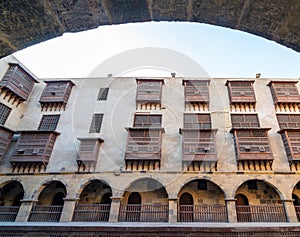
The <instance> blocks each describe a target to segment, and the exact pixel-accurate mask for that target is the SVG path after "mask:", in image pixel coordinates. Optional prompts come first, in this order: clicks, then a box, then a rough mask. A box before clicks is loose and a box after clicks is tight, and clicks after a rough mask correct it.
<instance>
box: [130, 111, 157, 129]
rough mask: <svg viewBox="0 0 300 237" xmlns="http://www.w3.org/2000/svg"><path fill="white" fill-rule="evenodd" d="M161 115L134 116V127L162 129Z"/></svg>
mask: <svg viewBox="0 0 300 237" xmlns="http://www.w3.org/2000/svg"><path fill="white" fill-rule="evenodd" d="M161 119H162V116H161V115H141V114H136V115H135V116H134V124H133V126H134V127H158V128H160V127H161Z"/></svg>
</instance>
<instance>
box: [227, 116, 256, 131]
mask: <svg viewBox="0 0 300 237" xmlns="http://www.w3.org/2000/svg"><path fill="white" fill-rule="evenodd" d="M231 123H232V127H233V128H253V127H254V128H259V121H258V116H257V114H231Z"/></svg>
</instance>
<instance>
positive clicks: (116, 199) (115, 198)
mask: <svg viewBox="0 0 300 237" xmlns="http://www.w3.org/2000/svg"><path fill="white" fill-rule="evenodd" d="M110 199H111V200H112V201H121V200H122V199H123V197H110Z"/></svg>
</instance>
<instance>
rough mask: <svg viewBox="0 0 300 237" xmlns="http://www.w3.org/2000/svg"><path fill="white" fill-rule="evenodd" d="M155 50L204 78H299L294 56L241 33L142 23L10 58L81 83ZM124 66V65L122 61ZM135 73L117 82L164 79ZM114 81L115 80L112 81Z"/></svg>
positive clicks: (151, 72)
mask: <svg viewBox="0 0 300 237" xmlns="http://www.w3.org/2000/svg"><path fill="white" fill-rule="evenodd" d="M145 47H156V48H163V49H169V50H172V51H176V52H178V53H180V54H182V55H185V56H187V57H189V58H190V59H192V60H194V61H195V62H196V63H198V64H199V65H200V66H201V67H202V68H203V69H204V70H205V71H206V72H207V74H208V75H209V76H210V77H221V78H228V77H232V78H253V77H255V75H256V73H261V77H264V78H299V77H300V54H299V53H297V52H295V51H293V50H291V49H289V48H287V47H285V46H282V45H279V44H277V43H275V42H273V41H269V40H266V39H264V38H262V37H258V36H255V35H252V34H249V33H246V32H241V31H238V30H232V29H228V28H224V27H218V26H212V25H207V24H201V23H187V22H185V23H184V22H181V23H180V22H147V23H130V24H122V25H113V26H111V25H110V26H100V27H98V28H97V29H93V30H89V31H84V32H78V33H65V34H64V35H63V36H61V37H57V38H54V39H51V40H48V41H45V42H42V43H40V44H37V45H34V46H31V47H28V48H26V49H24V50H21V51H18V52H16V53H14V56H15V57H17V58H18V59H19V60H20V61H21V62H22V63H23V64H24V65H25V66H26V67H27V68H28V69H29V70H30V71H32V72H33V73H34V74H35V75H36V76H38V77H39V78H82V77H87V76H88V75H90V73H91V71H93V70H94V69H95V67H97V65H99V64H101V63H103V62H105V61H106V60H108V59H110V58H111V57H114V56H115V55H118V54H120V53H122V52H124V51H128V50H129V51H130V50H134V49H138V48H145ZM128 60H130V59H128ZM147 66H149V65H145V68H138V69H133V70H131V71H130V70H129V71H130V72H128V73H127V74H126V73H125V74H124V73H123V74H122V76H170V73H169V71H167V70H164V68H163V67H162V68H160V69H157V68H147ZM114 76H115V75H114Z"/></svg>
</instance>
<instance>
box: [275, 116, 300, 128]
mask: <svg viewBox="0 0 300 237" xmlns="http://www.w3.org/2000/svg"><path fill="white" fill-rule="evenodd" d="M276 116H277V120H278V124H279V127H280V129H284V128H297V129H300V114H277V115H276Z"/></svg>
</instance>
